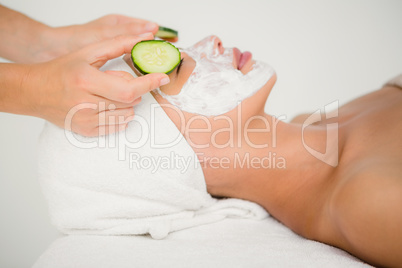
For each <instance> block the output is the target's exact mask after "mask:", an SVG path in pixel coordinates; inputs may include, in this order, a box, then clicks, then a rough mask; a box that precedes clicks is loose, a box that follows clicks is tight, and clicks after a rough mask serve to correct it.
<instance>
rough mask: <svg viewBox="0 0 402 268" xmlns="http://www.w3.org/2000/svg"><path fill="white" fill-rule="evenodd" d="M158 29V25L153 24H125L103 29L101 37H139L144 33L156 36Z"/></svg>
mask: <svg viewBox="0 0 402 268" xmlns="http://www.w3.org/2000/svg"><path fill="white" fill-rule="evenodd" d="M158 28H159V26H158V24H156V23H153V22H146V23H126V24H120V25H117V26H111V27H105V28H104V32H103V35H104V36H106V37H109V38H112V37H115V36H118V35H139V34H144V33H152V34H156V32H157V31H158Z"/></svg>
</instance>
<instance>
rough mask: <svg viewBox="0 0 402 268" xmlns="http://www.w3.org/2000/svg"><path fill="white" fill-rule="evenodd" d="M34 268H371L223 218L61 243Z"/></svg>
mask: <svg viewBox="0 0 402 268" xmlns="http://www.w3.org/2000/svg"><path fill="white" fill-rule="evenodd" d="M33 267H34V268H47V267H49V268H59V267H60V268H63V267H69V268H70V267H74V268H81V267H82V268H84V267H85V268H109V267H110V268H111V267H113V268H126V267H127V268H128V267H130V268H132V267H371V266H369V265H367V264H365V263H363V262H361V261H360V260H358V259H356V258H355V257H353V256H351V255H349V254H348V253H346V252H345V251H342V250H340V249H337V248H334V247H331V246H328V245H325V244H322V243H318V242H315V241H311V240H307V239H304V238H302V237H300V236H298V235H296V234H294V233H293V232H292V231H290V230H289V229H288V228H286V227H285V226H283V225H282V224H280V223H279V222H277V221H276V220H275V219H273V218H266V219H264V220H260V221H258V220H249V219H225V220H223V221H220V222H216V223H213V224H207V225H202V226H198V227H194V228H190V229H186V230H182V231H178V232H174V233H171V234H170V235H169V236H168V237H167V238H166V239H163V240H154V239H152V238H150V236H84V235H82V236H80V235H70V236H65V237H62V238H59V239H57V240H56V241H55V242H54V243H53V244H52V245H51V246H50V247H49V248H48V249H47V250H46V251H45V252H44V253H43V254H42V256H41V257H40V258H39V259H38V260H37V262H36V263H35V265H34V266H33Z"/></svg>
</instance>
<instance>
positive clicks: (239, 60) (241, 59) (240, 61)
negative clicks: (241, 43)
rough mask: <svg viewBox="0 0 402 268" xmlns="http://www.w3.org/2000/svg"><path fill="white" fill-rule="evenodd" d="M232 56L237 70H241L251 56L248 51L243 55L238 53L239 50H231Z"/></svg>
mask: <svg viewBox="0 0 402 268" xmlns="http://www.w3.org/2000/svg"><path fill="white" fill-rule="evenodd" d="M233 55H234V58H235V60H236V65H237V69H238V70H241V69H242V68H243V66H244V65H246V63H247V62H248V61H250V60H251V58H252V56H253V55H252V54H251V53H250V52H248V51H245V52H243V53H241V52H240V50H239V49H238V48H236V47H235V48H233Z"/></svg>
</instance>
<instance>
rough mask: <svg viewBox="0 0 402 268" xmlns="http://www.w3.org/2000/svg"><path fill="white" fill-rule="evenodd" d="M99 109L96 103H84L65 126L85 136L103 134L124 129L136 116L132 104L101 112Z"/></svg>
mask: <svg viewBox="0 0 402 268" xmlns="http://www.w3.org/2000/svg"><path fill="white" fill-rule="evenodd" d="M99 107H100V106H99ZM97 110H98V109H97V105H96V104H94V105H88V104H87V105H86V106H83V105H82V106H81V107H78V109H75V111H73V113H72V114H71V115H70V116H69V119H68V120H66V121H65V122H64V126H63V127H64V128H65V129H67V130H71V131H73V132H75V133H78V134H80V135H83V136H89V137H92V136H102V135H107V134H109V133H114V132H116V131H121V130H124V129H125V128H126V126H127V124H128V123H129V122H130V121H132V120H133V118H134V116H135V115H134V108H133V107H132V106H131V107H129V108H124V109H111V110H104V111H100V112H98V111H97Z"/></svg>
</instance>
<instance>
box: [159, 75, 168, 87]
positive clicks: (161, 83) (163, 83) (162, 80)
mask: <svg viewBox="0 0 402 268" xmlns="http://www.w3.org/2000/svg"><path fill="white" fill-rule="evenodd" d="M169 82H170V79H169V77H165V78H162V79H161V81H160V82H159V86H164V85H166V84H169Z"/></svg>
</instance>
